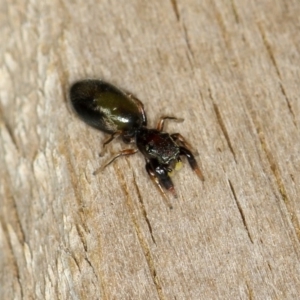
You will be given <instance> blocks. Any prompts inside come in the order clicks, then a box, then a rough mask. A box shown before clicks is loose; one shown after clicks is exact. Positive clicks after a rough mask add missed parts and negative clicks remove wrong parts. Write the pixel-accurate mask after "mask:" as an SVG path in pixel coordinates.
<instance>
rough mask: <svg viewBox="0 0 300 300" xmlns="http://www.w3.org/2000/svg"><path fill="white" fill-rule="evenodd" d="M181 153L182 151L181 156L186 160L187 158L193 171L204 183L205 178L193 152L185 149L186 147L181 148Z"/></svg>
mask: <svg viewBox="0 0 300 300" xmlns="http://www.w3.org/2000/svg"><path fill="white" fill-rule="evenodd" d="M179 151H180V152H179V153H180V155H184V156H186V158H187V160H188V162H189V164H190V166H191V168H192V169H193V171H194V172H195V173H196V174H197V176H198V177H199V178H200V179H201V180H202V181H204V176H203V174H202V172H201V170H200V169H199V167H198V164H197V161H196V159H195V157H194V155H193V154H192V152H191V151H190V150H189V149H187V148H185V147H179Z"/></svg>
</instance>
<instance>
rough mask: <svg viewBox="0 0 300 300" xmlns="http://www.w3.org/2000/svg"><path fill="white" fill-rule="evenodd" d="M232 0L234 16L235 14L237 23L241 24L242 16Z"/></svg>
mask: <svg viewBox="0 0 300 300" xmlns="http://www.w3.org/2000/svg"><path fill="white" fill-rule="evenodd" d="M230 2H231V7H232V12H233V16H234V19H235V22H236V23H237V24H239V23H240V17H239V14H238V12H237V9H236V5H235V2H234V0H231V1H230Z"/></svg>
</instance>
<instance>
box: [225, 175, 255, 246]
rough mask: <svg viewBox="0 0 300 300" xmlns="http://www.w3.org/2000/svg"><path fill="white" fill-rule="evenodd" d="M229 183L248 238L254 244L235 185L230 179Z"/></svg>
mask: <svg viewBox="0 0 300 300" xmlns="http://www.w3.org/2000/svg"><path fill="white" fill-rule="evenodd" d="M228 183H229V187H230V190H231V193H232V195H233V198H234V200H235V203H236V206H237V208H238V210H239V213H240V216H241V218H242V221H243V224H244V227H245V229H246V231H247V234H248V238H249V240H250V242H251V243H252V244H254V242H253V239H252V236H251V234H250V231H249V228H248V225H247V221H246V217H245V214H244V211H243V209H242V206H241V204H240V202H239V200H238V198H237V196H236V193H235V190H234V187H233V185H232V183H231V181H230V180H229V179H228Z"/></svg>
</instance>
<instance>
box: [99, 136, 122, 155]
mask: <svg viewBox="0 0 300 300" xmlns="http://www.w3.org/2000/svg"><path fill="white" fill-rule="evenodd" d="M121 133H122V132H121V131H116V132H114V133H112V134H111V135H110V136H109V137H108V138H107V139H106V140H105V141H104V142H103V144H102V150H101V152H100V153H99V156H103V155H104V153H105V152H106V146H107V145H108V144H109V143H110V142H111V141H112V140H114V139H115V138H117V137H119V136H120V134H121Z"/></svg>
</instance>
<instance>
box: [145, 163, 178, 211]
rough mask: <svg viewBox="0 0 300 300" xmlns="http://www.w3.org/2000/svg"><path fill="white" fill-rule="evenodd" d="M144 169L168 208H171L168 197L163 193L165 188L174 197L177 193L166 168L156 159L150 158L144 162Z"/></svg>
mask: <svg viewBox="0 0 300 300" xmlns="http://www.w3.org/2000/svg"><path fill="white" fill-rule="evenodd" d="M146 170H147V173H148V174H149V176H150V178H151V179H152V181H153V182H154V183H155V184H156V186H157V188H158V189H159V191H160V192H161V194H162V195H163V197H164V200H165V201H166V203H167V205H168V206H169V208H173V207H172V205H171V204H170V202H169V198H168V196H167V195H166V193H165V190H167V191H169V192H171V193H172V194H173V196H174V197H175V198H177V193H176V191H175V188H174V184H173V182H172V180H171V178H170V176H169V174H168V170H167V169H166V168H165V167H164V166H162V165H160V164H159V163H158V162H157V161H156V160H154V159H153V160H150V161H148V162H147V163H146Z"/></svg>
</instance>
